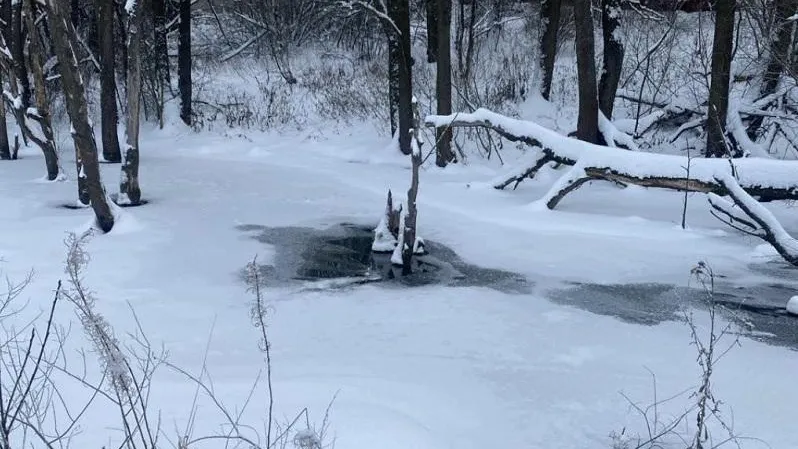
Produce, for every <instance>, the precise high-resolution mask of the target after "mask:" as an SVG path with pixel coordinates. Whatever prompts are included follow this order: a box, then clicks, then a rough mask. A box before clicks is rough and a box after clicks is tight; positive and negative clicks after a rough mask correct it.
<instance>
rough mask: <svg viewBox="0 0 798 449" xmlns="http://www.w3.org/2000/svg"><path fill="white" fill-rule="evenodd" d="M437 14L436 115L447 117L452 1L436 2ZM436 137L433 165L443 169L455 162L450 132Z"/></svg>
mask: <svg viewBox="0 0 798 449" xmlns="http://www.w3.org/2000/svg"><path fill="white" fill-rule="evenodd" d="M436 3H437V4H436V5H435V6H436V8H437V13H436V14H435V15H436V17H437V19H438V23H437V24H435V25H433V26H435V27H437V29H438V31H437V35H438V49H437V51H436V53H437V57H438V67H437V73H436V79H435V90H436V93H437V97H438V109H437V112H438V115H449V114H451V113H452V48H451V45H452V44H451V37H452V36H451V33H452V0H436ZM436 134H437V137H436V139H435V140H436V143H437V144H436V149H437V151H436V157H435V163H436V164H437V165H438V167H445V166H446V164H448V163H449V162H452V161H454V160H455V157H454V152H453V151H452V130H451V128H442V129H438V130H437V133H436Z"/></svg>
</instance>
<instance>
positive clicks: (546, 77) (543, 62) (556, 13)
mask: <svg viewBox="0 0 798 449" xmlns="http://www.w3.org/2000/svg"><path fill="white" fill-rule="evenodd" d="M561 9H562V0H543V1H542V2H541V5H540V22H541V23H542V24H543V34H542V35H541V36H540V71H541V73H542V75H541V82H540V95H541V96H542V97H543V98H544V99H546V100H549V97H550V96H551V83H552V80H553V79H554V60H555V58H556V57H557V32H558V31H559V29H560V11H561Z"/></svg>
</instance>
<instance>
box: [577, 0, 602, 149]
mask: <svg viewBox="0 0 798 449" xmlns="http://www.w3.org/2000/svg"><path fill="white" fill-rule="evenodd" d="M573 5H574V6H573V7H574V25H575V27H576V64H577V67H578V72H579V118H578V119H577V124H576V136H577V137H578V138H579V139H580V140H584V141H586V142H591V143H598V142H599V130H598V118H599V105H598V93H597V90H596V61H595V52H596V50H595V44H594V39H593V16H592V14H591V10H590V0H574V2H573Z"/></svg>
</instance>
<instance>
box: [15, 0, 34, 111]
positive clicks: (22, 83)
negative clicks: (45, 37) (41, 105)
mask: <svg viewBox="0 0 798 449" xmlns="http://www.w3.org/2000/svg"><path fill="white" fill-rule="evenodd" d="M12 5H13V6H12V9H13V16H14V19H13V31H12V34H13V39H12V45H11V46H12V47H13V48H12V50H11V51H12V52H13V56H14V67H15V69H16V72H17V80H18V81H19V87H20V89H19V90H20V92H19V95H20V99H21V100H22V111H23V112H24V111H25V110H26V109H28V106H30V80H29V79H28V69H27V68H26V67H25V37H24V35H23V33H22V32H23V28H22V1H17V2H12Z"/></svg>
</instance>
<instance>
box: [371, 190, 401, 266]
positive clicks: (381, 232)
mask: <svg viewBox="0 0 798 449" xmlns="http://www.w3.org/2000/svg"><path fill="white" fill-rule="evenodd" d="M401 214H402V204H401V203H400V204H397V205H396V207H394V204H393V196H392V195H391V191H390V190H388V201H387V202H386V204H385V214H383V216H382V218H381V219H380V222H379V224H378V225H377V227H376V228H375V229H374V242H373V243H372V244H371V251H372V252H375V253H392V252H393V251H394V249H395V248H396V245H397V243H398V237H399V226H400V219H401V218H400V217H401Z"/></svg>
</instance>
